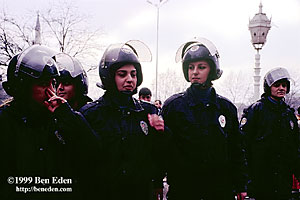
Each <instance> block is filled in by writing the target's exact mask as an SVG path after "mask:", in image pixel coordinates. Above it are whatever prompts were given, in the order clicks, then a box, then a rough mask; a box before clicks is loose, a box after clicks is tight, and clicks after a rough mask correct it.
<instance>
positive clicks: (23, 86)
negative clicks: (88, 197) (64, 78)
mask: <svg viewBox="0 0 300 200" xmlns="http://www.w3.org/2000/svg"><path fill="white" fill-rule="evenodd" d="M55 54H56V52H55V51H53V50H51V49H49V48H48V47H45V46H41V45H33V46H31V47H29V48H27V49H26V50H24V51H23V52H21V53H20V54H18V55H16V56H14V57H13V58H12V60H11V61H10V63H9V66H8V69H7V76H8V77H7V82H4V83H3V88H4V89H5V91H6V92H7V93H8V94H9V95H11V96H12V97H13V98H14V100H13V101H12V102H10V104H9V105H7V106H5V107H4V108H3V109H2V111H1V113H0V127H1V136H0V137H1V139H0V156H1V165H0V166H1V167H0V178H1V182H0V199H25V198H29V199H80V198H81V197H82V196H81V193H78V192H79V188H80V186H79V185H78V183H79V182H78V181H79V180H80V176H79V170H83V171H85V170H86V169H87V168H85V167H84V166H85V165H83V164H82V163H84V162H83V161H84V159H85V157H86V158H87V159H89V158H90V156H89V154H87V153H86V151H85V150H86V149H89V147H91V146H93V145H92V144H93V142H92V141H93V140H90V141H85V140H84V139H83V138H82V137H81V136H80V134H78V133H76V132H73V131H72V132H68V133H67V132H66V131H65V132H64V134H65V135H64V136H66V137H64V136H62V132H63V131H62V130H67V129H63V126H64V124H58V123H57V118H56V117H59V116H61V119H63V118H65V119H66V120H67V119H71V118H72V116H73V113H71V112H70V111H71V110H70V108H69V106H68V104H67V103H66V100H64V99H63V98H60V97H56V95H55V89H54V86H55V77H57V76H58V75H59V72H58V69H57V65H56V63H55V60H54V59H53V58H52V57H53V56H54V55H55ZM58 102H60V104H62V105H61V106H60V107H58V106H57V104H58ZM71 120H72V119H71ZM58 121H61V120H58ZM77 122H79V120H75V121H74V120H73V121H72V122H70V123H69V124H72V125H73V124H80V123H77ZM69 127H71V126H69ZM78 127H81V126H78ZM84 129H85V128H83V127H82V129H78V131H79V132H80V131H81V130H84ZM77 135H78V137H77ZM70 136H72V137H70ZM84 138H85V137H84ZM91 138H94V136H92V137H91ZM78 144H83V145H87V144H88V145H89V146H87V147H85V148H82V146H78ZM79 149H80V150H79ZM82 155H84V156H82ZM81 158H84V159H81ZM85 164H88V163H85ZM53 177H54V179H55V180H57V179H59V178H60V177H63V179H65V180H66V181H67V182H65V183H66V184H56V183H57V182H56V181H54V182H53ZM55 177H57V179H56V178H55ZM82 177H83V176H82ZM41 180H46V182H45V181H43V183H44V184H41V183H42V181H41ZM81 186H83V184H82V185H81ZM41 187H44V188H48V190H47V192H40V189H41ZM49 187H52V189H54V187H57V188H58V189H59V188H60V187H64V188H71V189H72V192H70V191H69V192H61V193H57V192H53V190H52V191H49ZM25 188H26V189H25ZM25 190H26V191H25ZM50 190H51V188H50Z"/></svg>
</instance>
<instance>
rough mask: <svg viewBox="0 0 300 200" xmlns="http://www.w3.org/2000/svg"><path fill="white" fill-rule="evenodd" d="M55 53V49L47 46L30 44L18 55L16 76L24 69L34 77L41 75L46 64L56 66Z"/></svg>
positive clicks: (24, 71)
mask: <svg viewBox="0 0 300 200" xmlns="http://www.w3.org/2000/svg"><path fill="white" fill-rule="evenodd" d="M55 54H56V52H55V51H53V50H52V49H49V48H48V47H45V46H41V45H32V46H30V47H29V48H27V49H26V50H24V51H23V52H22V53H21V54H20V55H19V56H18V62H17V65H16V70H15V74H16V76H17V75H18V73H19V71H22V72H23V73H25V74H28V75H29V76H31V77H33V78H39V77H41V75H42V73H43V70H44V68H45V66H47V65H48V66H55V67H56V64H55V61H54V60H53V58H52V57H53V56H54V55H55Z"/></svg>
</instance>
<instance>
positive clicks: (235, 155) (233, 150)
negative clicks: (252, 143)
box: [228, 105, 248, 193]
mask: <svg viewBox="0 0 300 200" xmlns="http://www.w3.org/2000/svg"><path fill="white" fill-rule="evenodd" d="M229 111H230V114H229V115H231V119H232V127H231V128H232V130H230V132H229V135H228V144H229V155H230V156H229V158H230V161H231V162H230V163H231V172H232V176H233V185H234V190H235V192H236V193H240V192H245V191H247V181H248V176H247V160H246V155H245V141H244V137H243V134H242V133H241V132H240V130H239V122H238V118H237V109H236V107H235V106H233V105H232V106H229Z"/></svg>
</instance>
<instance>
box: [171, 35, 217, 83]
mask: <svg viewBox="0 0 300 200" xmlns="http://www.w3.org/2000/svg"><path fill="white" fill-rule="evenodd" d="M219 57H220V56H219V53H218V51H217V48H216V47H215V45H214V44H213V43H212V42H210V41H209V40H207V39H205V38H198V39H195V40H192V41H189V42H186V43H184V44H182V45H181V46H180V47H179V49H178V50H177V52H176V57H175V61H176V62H179V61H181V62H182V70H183V74H184V77H185V79H186V81H188V82H190V81H189V75H188V65H189V63H191V62H195V61H200V60H206V61H207V62H208V63H209V65H210V67H211V70H210V73H209V77H208V81H213V80H216V79H218V78H220V77H221V75H222V70H221V69H220V65H219Z"/></svg>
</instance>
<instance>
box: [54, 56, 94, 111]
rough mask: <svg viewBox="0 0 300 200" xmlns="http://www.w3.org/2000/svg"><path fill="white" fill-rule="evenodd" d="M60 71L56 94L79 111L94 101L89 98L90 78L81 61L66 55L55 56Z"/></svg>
mask: <svg viewBox="0 0 300 200" xmlns="http://www.w3.org/2000/svg"><path fill="white" fill-rule="evenodd" d="M55 60H56V63H57V66H58V69H59V73H60V75H59V77H57V78H56V80H57V88H56V93H57V95H58V96H59V97H62V98H64V99H66V100H67V101H68V103H69V104H70V105H71V107H72V108H73V109H75V110H79V109H80V108H81V107H82V106H83V105H85V104H86V103H87V102H91V101H92V99H91V98H89V97H88V96H87V93H88V77H87V75H86V72H85V70H84V69H83V67H82V65H81V63H80V62H79V60H77V59H76V58H74V57H71V56H69V55H68V54H65V53H59V54H57V55H55Z"/></svg>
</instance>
